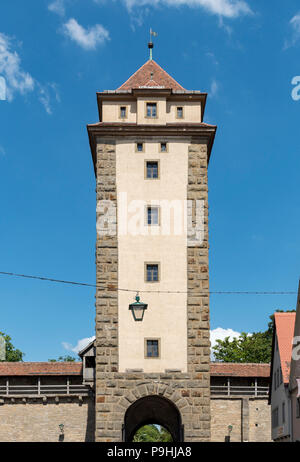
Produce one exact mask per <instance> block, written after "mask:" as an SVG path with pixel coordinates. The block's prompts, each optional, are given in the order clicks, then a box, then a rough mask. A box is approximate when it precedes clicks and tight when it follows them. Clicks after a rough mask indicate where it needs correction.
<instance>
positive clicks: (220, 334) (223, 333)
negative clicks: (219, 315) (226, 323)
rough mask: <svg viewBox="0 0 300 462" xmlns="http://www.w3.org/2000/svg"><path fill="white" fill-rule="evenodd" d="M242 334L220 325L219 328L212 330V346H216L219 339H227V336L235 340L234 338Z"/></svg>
mask: <svg viewBox="0 0 300 462" xmlns="http://www.w3.org/2000/svg"><path fill="white" fill-rule="evenodd" d="M240 335H241V334H240V332H236V331H234V330H232V329H223V328H222V327H218V328H217V329H214V330H211V331H210V341H211V347H214V346H215V345H216V344H217V340H225V338H226V337H229V338H230V340H233V339H234V338H238V337H239V336H240Z"/></svg>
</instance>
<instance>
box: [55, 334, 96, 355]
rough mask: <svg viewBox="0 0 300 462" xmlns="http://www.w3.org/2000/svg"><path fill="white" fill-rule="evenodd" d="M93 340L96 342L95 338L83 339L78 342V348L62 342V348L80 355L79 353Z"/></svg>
mask: <svg viewBox="0 0 300 462" xmlns="http://www.w3.org/2000/svg"><path fill="white" fill-rule="evenodd" d="M93 340H95V336H94V337H86V338H82V339H81V340H78V342H77V345H76V346H73V345H71V344H70V343H67V342H62V346H63V347H64V348H65V350H68V351H72V352H73V353H78V352H79V351H81V350H83V348H85V347H86V346H87V345H88V344H89V343H91V342H92V341H93Z"/></svg>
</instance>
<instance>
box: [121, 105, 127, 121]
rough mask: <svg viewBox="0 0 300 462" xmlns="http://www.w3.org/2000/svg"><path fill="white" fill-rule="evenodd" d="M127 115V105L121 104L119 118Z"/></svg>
mask: <svg viewBox="0 0 300 462" xmlns="http://www.w3.org/2000/svg"><path fill="white" fill-rule="evenodd" d="M126 117H127V107H126V106H121V107H120V118H121V119H126Z"/></svg>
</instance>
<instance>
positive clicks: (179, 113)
mask: <svg viewBox="0 0 300 462" xmlns="http://www.w3.org/2000/svg"><path fill="white" fill-rule="evenodd" d="M177 119H183V107H182V106H179V107H177Z"/></svg>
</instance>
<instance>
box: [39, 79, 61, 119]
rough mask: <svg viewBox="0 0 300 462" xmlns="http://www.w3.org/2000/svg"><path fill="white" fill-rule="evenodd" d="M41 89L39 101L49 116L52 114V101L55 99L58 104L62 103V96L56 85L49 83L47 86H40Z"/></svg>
mask: <svg viewBox="0 0 300 462" xmlns="http://www.w3.org/2000/svg"><path fill="white" fill-rule="evenodd" d="M38 88H39V100H40V102H41V103H42V105H43V106H44V108H45V110H46V112H47V114H49V115H51V114H52V104H51V101H52V100H53V97H54V98H55V99H56V101H57V102H58V103H60V95H59V93H58V89H57V85H56V83H54V82H52V83H47V84H46V85H41V84H38Z"/></svg>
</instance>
